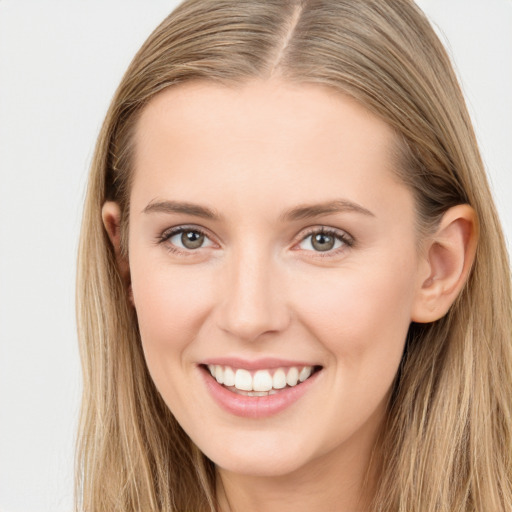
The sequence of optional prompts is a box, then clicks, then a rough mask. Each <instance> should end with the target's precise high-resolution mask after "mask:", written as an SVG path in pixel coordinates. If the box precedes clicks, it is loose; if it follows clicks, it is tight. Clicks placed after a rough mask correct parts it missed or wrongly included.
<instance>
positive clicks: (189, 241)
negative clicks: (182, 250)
mask: <svg viewBox="0 0 512 512" xmlns="http://www.w3.org/2000/svg"><path fill="white" fill-rule="evenodd" d="M203 241H204V235H202V234H201V233H198V232H197V231H184V232H183V233H182V234H181V243H182V244H183V246H184V247H186V248H187V249H197V248H198V247H201V245H203Z"/></svg>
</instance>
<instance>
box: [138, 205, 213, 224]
mask: <svg viewBox="0 0 512 512" xmlns="http://www.w3.org/2000/svg"><path fill="white" fill-rule="evenodd" d="M142 213H184V214H186V215H193V216H194V217H201V218H203V219H210V220H221V219H222V216H221V215H220V214H219V213H217V212H216V211H214V210H212V209H210V208H207V207H206V206H201V205H199V204H195V203H188V202H183V201H151V202H150V203H149V204H148V205H147V206H146V208H144V210H142Z"/></svg>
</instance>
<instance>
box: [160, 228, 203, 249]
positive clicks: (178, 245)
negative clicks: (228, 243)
mask: <svg viewBox="0 0 512 512" xmlns="http://www.w3.org/2000/svg"><path fill="white" fill-rule="evenodd" d="M159 242H161V243H166V244H168V245H169V249H171V250H173V251H180V250H181V251H193V250H195V249H201V248H203V247H210V246H211V245H213V243H212V241H211V240H210V239H209V238H208V236H207V235H206V233H204V232H203V231H201V230H200V229H198V228H187V227H184V226H181V227H177V228H172V229H170V230H168V231H165V232H164V233H163V234H162V235H161V236H160V237H159Z"/></svg>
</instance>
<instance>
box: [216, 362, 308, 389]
mask: <svg viewBox="0 0 512 512" xmlns="http://www.w3.org/2000/svg"><path fill="white" fill-rule="evenodd" d="M208 370H209V371H210V373H211V375H212V377H214V378H215V380H216V381H217V382H218V383H219V384H223V385H224V386H226V387H228V388H236V390H239V391H242V392H243V393H242V394H246V395H248V396H267V395H273V394H275V393H277V390H280V389H284V388H285V387H286V386H287V385H288V386H289V387H293V386H296V385H297V384H299V383H301V382H304V381H305V380H306V379H308V378H309V377H310V376H311V374H312V373H313V367H312V366H304V367H302V368H300V371H299V368H297V367H296V366H292V367H290V368H288V369H285V368H278V369H277V370H275V371H274V374H273V375H272V370H258V371H256V372H255V373H254V375H252V374H251V372H250V371H248V370H244V369H243V368H239V369H237V370H235V369H234V368H231V367H230V366H221V365H208Z"/></svg>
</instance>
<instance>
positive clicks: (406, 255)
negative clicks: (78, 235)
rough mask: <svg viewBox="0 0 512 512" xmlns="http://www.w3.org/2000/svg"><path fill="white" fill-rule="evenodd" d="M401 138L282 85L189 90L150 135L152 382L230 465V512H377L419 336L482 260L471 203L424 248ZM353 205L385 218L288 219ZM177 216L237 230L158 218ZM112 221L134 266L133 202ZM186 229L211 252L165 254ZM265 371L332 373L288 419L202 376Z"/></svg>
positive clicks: (314, 92) (142, 256) (135, 297)
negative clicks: (212, 363)
mask: <svg viewBox="0 0 512 512" xmlns="http://www.w3.org/2000/svg"><path fill="white" fill-rule="evenodd" d="M394 137H395V136H394V134H393V132H392V130H391V129H390V128H389V126H388V125H387V124H386V123H384V122H383V121H381V120H380V119H378V118H377V117H375V116H373V115H372V114H370V113H369V112H368V111H367V110H365V109H364V108H363V107H362V106H361V105H359V104H357V103H355V102H354V101H353V100H351V99H349V98H347V97H344V96H342V95H340V94H339V93H336V92H333V91H331V90H329V89H327V88H324V87H322V86H319V85H300V86H297V85H295V86H294V85H291V84H287V83H284V82H280V81H278V80H276V79H272V80H268V81H259V80H257V81H252V82H249V83H247V84H245V85H243V86H237V87H236V88H227V87H223V86H219V85H214V84H211V83H201V82H197V83H188V84H184V85H180V86H177V87H172V88H170V89H168V90H166V91H164V92H162V93H160V94H159V95H157V96H156V97H155V98H153V99H152V100H151V101H150V103H149V104H148V106H147V107H146V108H145V109H144V111H143V113H142V116H141V118H140V120H139V121H138V125H137V129H136V135H135V148H136V151H135V162H134V163H135V175H134V179H133V188H132V191H131V198H130V201H131V203H130V225H129V247H128V248H129V261H126V262H124V263H123V262H121V263H120V265H121V270H122V272H123V275H124V277H125V279H126V282H127V286H128V288H129V290H130V294H131V300H132V303H133V305H134V307H135V309H136V311H137V317H138V320H139V326H140V332H141V339H142V344H143V349H144V353H145V357H146V361H147V365H148V368H149V371H150V373H151V376H152V378H153V379H154V381H155V384H156V386H157V388H158V390H159V391H160V393H161V394H162V396H163V398H164V400H165V401H166V403H167V404H168V406H169V408H170V409H171V410H172V412H173V413H174V415H175V416H176V418H177V419H178V421H179V422H180V424H181V425H182V427H183V428H184V429H185V431H186V432H187V433H188V434H189V435H190V437H191V438H192V440H193V441H194V442H195V443H196V444H197V446H199V448H200V449H201V450H202V451H203V453H205V454H206V455H207V456H208V457H209V458H210V459H211V460H213V461H214V462H215V464H216V466H217V470H218V474H219V476H220V478H219V479H218V481H219V487H218V494H219V499H220V508H221V510H222V511H227V510H231V511H235V510H237V511H240V510H243V511H244V512H250V511H253V510H259V511H261V510H265V511H274V510H276V511H277V510H279V511H280V512H286V511H288V510H290V511H291V510H293V511H294V512H297V511H301V510H304V511H306V510H307V511H310V510H339V511H344V510H346V511H351V512H354V511H357V510H365V498H367V497H368V496H369V495H371V488H372V481H373V478H374V477H376V475H374V474H372V473H370V477H369V480H368V482H367V483H366V484H365V483H364V478H365V474H366V471H367V468H368V463H369V460H370V457H371V454H372V450H373V448H374V446H375V443H376V439H377V435H378V432H379V428H380V427H381V425H382V421H383V418H384V415H385V410H386V401H387V399H388V397H389V393H390V389H391V386H392V383H393V379H394V378H395V375H396V372H397V368H398V365H399V363H400V359H401V356H402V351H403V347H404V342H405V337H406V333H407V330H408V327H409V324H410V322H411V321H412V320H415V321H433V320H435V319H437V318H439V317H440V316H443V315H444V314H445V313H446V311H447V309H448V308H449V306H450V304H451V303H452V302H453V300H454V299H455V297H456V295H457V293H458V291H459V290H460V288H461V286H462V285H463V283H464V280H465V278H466V276H467V272H468V271H469V268H470V266H471V261H472V257H473V256H472V255H473V254H474V246H475V244H476V228H475V224H476V223H475V220H474V214H473V212H472V210H471V209H470V208H469V207H468V206H464V205H463V206H460V207H455V208H454V209H452V210H450V211H449V212H448V213H447V215H445V217H444V218H443V221H442V222H441V225H440V227H439V230H438V231H437V232H436V233H435V234H434V235H433V236H432V237H430V238H429V239H428V240H421V241H420V243H418V235H417V233H416V230H415V209H414V200H413V197H412V194H411V192H410V191H409V190H408V189H407V188H406V187H405V186H404V185H403V184H402V183H400V181H399V180H398V179H397V178H396V175H395V173H394V172H393V169H394V167H395V166H396V162H394V161H393V159H392V157H391V154H392V152H391V149H392V148H393V145H394V143H395V138H394ZM338 199H343V200H345V201H350V202H351V203H353V204H356V205H358V206H359V207H361V208H364V209H365V210H367V212H366V213H362V212H361V211H355V210H354V209H351V210H346V209H345V210H342V211H338V212H331V213H324V214H321V215H317V216H315V217H312V218H303V219H295V220H290V219H288V220H283V218H282V215H283V212H285V211H287V210H289V209H292V208H295V207H297V206H303V205H305V204H313V203H324V202H326V201H333V200H338ZM168 200H173V201H186V202H188V203H194V204H198V205H201V206H204V207H207V208H209V209H211V210H214V211H215V212H217V213H218V214H219V216H220V218H219V219H205V218H202V217H198V216H196V215H193V214H191V213H175V212H162V211H148V205H151V204H155V203H157V202H162V201H168ZM368 212H369V213H368ZM103 218H104V222H105V226H106V229H107V231H108V232H109V234H110V237H111V240H112V242H113V244H114V246H115V248H116V250H117V251H118V254H119V222H120V219H119V209H118V207H117V205H116V204H115V203H106V204H105V206H104V209H103ZM183 225H185V226H187V227H188V228H189V229H191V230H193V229H194V228H196V229H197V228H199V229H201V230H203V231H205V232H206V234H207V238H205V242H204V245H203V246H202V247H199V248H197V249H186V248H184V247H183V246H180V236H174V237H173V238H171V239H167V240H163V235H165V233H166V231H168V230H169V228H173V227H177V226H183ZM322 227H324V228H328V229H331V230H335V231H336V232H337V234H340V235H343V236H345V238H346V239H347V238H348V240H349V241H350V243H344V242H341V241H340V242H338V243H337V245H336V248H334V249H332V250H330V251H325V252H320V251H318V250H315V248H314V246H312V244H311V237H310V236H309V235H310V234H311V230H312V229H313V230H314V231H319V230H320V229H321V228H322ZM308 236H309V237H308ZM418 247H419V248H420V249H418ZM173 249H174V250H173ZM176 250H178V251H181V252H176ZM123 265H124V266H123ZM123 269H124V270H123ZM263 356H265V357H277V358H281V359H285V360H301V361H308V362H309V361H310V362H311V364H316V365H321V366H322V371H321V372H320V373H319V374H318V376H317V378H316V381H315V382H314V384H313V385H312V386H311V387H310V389H309V390H308V391H307V393H306V394H305V395H304V396H302V397H301V398H300V399H299V400H298V401H297V402H296V403H294V404H292V405H291V406H289V407H288V408H286V409H285V410H284V411H281V412H280V413H278V414H276V415H273V416H270V417H268V418H242V417H238V416H234V415H233V414H230V413H228V412H226V411H225V410H223V409H221V408H220V407H219V406H218V405H217V403H216V402H214V401H213V399H212V397H211V396H210V395H209V393H208V392H207V391H206V389H205V386H204V382H203V379H202V378H201V375H200V370H199V367H198V364H200V363H201V362H202V361H204V360H205V359H208V358H214V357H242V358H244V359H249V360H254V359H257V358H259V357H263ZM205 425H207V428H205Z"/></svg>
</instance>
